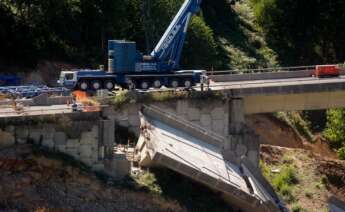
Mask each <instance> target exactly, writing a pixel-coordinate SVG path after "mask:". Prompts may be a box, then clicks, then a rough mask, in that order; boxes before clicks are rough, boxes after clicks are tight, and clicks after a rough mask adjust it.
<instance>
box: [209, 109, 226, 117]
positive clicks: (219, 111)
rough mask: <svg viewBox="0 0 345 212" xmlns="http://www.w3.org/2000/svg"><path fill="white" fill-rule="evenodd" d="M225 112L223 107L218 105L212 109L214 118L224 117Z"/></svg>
mask: <svg viewBox="0 0 345 212" xmlns="http://www.w3.org/2000/svg"><path fill="white" fill-rule="evenodd" d="M224 113H225V112H224V108H223V107H216V108H214V109H213V110H212V111H211V116H212V119H223V118H224Z"/></svg>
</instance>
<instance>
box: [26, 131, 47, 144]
mask: <svg viewBox="0 0 345 212" xmlns="http://www.w3.org/2000/svg"><path fill="white" fill-rule="evenodd" d="M43 134H44V133H43V131H42V130H38V129H31V130H30V134H29V139H32V140H33V141H34V143H35V144H39V142H40V140H43Z"/></svg>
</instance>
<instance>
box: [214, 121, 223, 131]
mask: <svg viewBox="0 0 345 212" xmlns="http://www.w3.org/2000/svg"><path fill="white" fill-rule="evenodd" d="M212 131H213V132H216V133H219V134H223V132H224V121H223V120H221V119H220V120H213V121H212Z"/></svg>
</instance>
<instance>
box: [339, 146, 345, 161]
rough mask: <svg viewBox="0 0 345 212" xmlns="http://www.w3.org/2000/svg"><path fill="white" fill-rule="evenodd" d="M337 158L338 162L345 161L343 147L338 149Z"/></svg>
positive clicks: (344, 149) (344, 148)
mask: <svg viewBox="0 0 345 212" xmlns="http://www.w3.org/2000/svg"><path fill="white" fill-rule="evenodd" d="M337 156H338V158H339V159H340V160H345V146H343V147H342V148H340V149H338V151H337Z"/></svg>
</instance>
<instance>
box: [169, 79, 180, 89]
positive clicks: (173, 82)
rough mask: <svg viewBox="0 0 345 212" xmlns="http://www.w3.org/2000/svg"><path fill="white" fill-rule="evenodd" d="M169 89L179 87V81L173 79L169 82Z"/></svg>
mask: <svg viewBox="0 0 345 212" xmlns="http://www.w3.org/2000/svg"><path fill="white" fill-rule="evenodd" d="M169 84H170V87H172V88H177V87H178V86H179V81H178V80H177V79H173V80H171V81H170V83H169Z"/></svg>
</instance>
